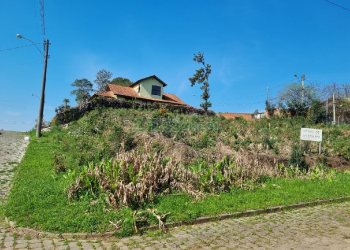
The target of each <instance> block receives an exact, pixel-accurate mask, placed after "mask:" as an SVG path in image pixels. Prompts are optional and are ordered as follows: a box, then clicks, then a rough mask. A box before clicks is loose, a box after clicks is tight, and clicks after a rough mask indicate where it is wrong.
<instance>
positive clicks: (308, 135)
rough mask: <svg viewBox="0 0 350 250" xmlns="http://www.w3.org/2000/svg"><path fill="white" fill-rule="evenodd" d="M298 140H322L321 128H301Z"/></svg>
mask: <svg viewBox="0 0 350 250" xmlns="http://www.w3.org/2000/svg"><path fill="white" fill-rule="evenodd" d="M300 140H302V141H316V142H322V129H314V128H302V129H301V131H300Z"/></svg>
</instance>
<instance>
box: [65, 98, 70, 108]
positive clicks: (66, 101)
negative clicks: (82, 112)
mask: <svg viewBox="0 0 350 250" xmlns="http://www.w3.org/2000/svg"><path fill="white" fill-rule="evenodd" d="M69 102H70V101H69V99H68V98H64V99H63V107H64V108H65V109H68V108H70V106H69Z"/></svg>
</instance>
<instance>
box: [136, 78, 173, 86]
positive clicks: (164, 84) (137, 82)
mask: <svg viewBox="0 0 350 250" xmlns="http://www.w3.org/2000/svg"><path fill="white" fill-rule="evenodd" d="M151 78H154V79H156V80H157V81H158V82H160V83H161V84H163V86H164V87H165V86H166V85H167V84H166V83H165V82H163V81H162V80H161V79H159V77H158V76H156V75H152V76H147V77H145V78H142V79H140V80H137V81H136V82H134V83H133V84H131V85H130V87H133V86H135V85H137V84H139V83H140V82H142V81H144V80H147V79H151Z"/></svg>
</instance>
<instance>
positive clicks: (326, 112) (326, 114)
mask: <svg viewBox="0 0 350 250" xmlns="http://www.w3.org/2000/svg"><path fill="white" fill-rule="evenodd" d="M328 99H329V97H328V96H327V102H326V123H328V120H329V119H328V118H329V117H328Z"/></svg>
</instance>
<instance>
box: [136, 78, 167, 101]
mask: <svg viewBox="0 0 350 250" xmlns="http://www.w3.org/2000/svg"><path fill="white" fill-rule="evenodd" d="M152 85H156V86H160V89H161V91H160V93H161V95H160V96H157V95H151V93H152ZM140 96H142V97H147V98H155V99H162V96H163V84H161V83H160V82H158V81H157V80H156V79H153V78H150V79H147V80H144V81H142V82H140Z"/></svg>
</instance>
